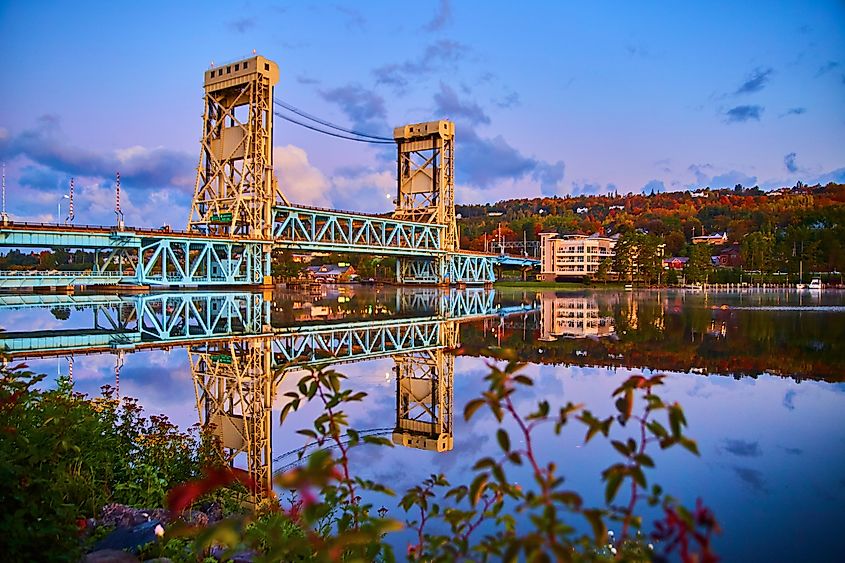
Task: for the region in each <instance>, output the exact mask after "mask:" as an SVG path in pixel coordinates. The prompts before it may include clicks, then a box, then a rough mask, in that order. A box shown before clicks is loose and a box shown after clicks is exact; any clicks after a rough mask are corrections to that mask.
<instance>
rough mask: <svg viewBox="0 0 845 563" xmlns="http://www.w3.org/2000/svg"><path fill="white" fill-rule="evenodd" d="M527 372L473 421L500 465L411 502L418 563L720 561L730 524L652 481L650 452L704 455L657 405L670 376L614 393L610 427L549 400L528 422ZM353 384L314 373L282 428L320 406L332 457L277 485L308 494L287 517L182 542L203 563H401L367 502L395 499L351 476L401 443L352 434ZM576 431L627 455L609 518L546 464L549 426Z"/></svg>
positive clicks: (498, 375)
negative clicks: (208, 559)
mask: <svg viewBox="0 0 845 563" xmlns="http://www.w3.org/2000/svg"><path fill="white" fill-rule="evenodd" d="M522 367H523V366H522V365H521V364H519V363H516V362H513V361H510V362H508V363H507V364H505V365H504V366H503V367H499V365H496V364H490V374H489V375H488V376H487V377H486V381H487V383H488V386H487V390H486V391H485V392H484V393H483V394H482V396H481V397H479V398H477V399H473V400H471V401H470V402H469V403H467V404H466V406H465V408H464V417H465V419H466V420H470V419H471V418H473V417H474V416H477V414H478V412H479V411H480V410H481V409H483V408H486V409H487V410H489V411H490V413H492V415H493V417H494V418H495V420H496V421H497V423H498V426H499V427H498V429H497V433H496V436H497V441H498V444H499V447H500V449H501V454H500V456H499V457H497V458H493V457H485V458H482V459H479V460H478V461H477V462H476V463H475V465H474V466H473V471H474V472H475V476H474V477H473V479H472V480H471V481H470V482H469V483H465V484H460V485H456V486H453V485H452V484H451V483H450V482H449V481H448V479H447V478H446V476H445V475H442V474H441V475H432V476H431V477H430V478H428V479H426V480H425V481H424V482H423V483H422V484H420V485H418V486H416V487H413V488H411V489H410V490H408V491H406V493H405V494H404V495H403V497H402V498H401V500H400V502H399V506H400V507H401V508H402V509H403V510H404V511H405V512H406V513H407V514H408V520H407V521H406V525H407V527H408V528H409V529H410V530H412V531H413V532H414V535H415V538H416V539H415V541H414V542H412V543H411V544H410V545H409V546H408V549H407V553H406V554H405V555H406V556H407V558H409V559H412V560H421V561H453V560H467V559H480V560H500V559H502V560H506V561H515V560H519V559H525V560H530V561H535V560H539V561H542V560H550V559H556V560H562V561H572V560H614V559H618V560H651V559H653V558H656V557H657V552H661V553H663V554H664V555H670V554H673V553H676V554H677V555H678V556H679V557H680V558H681V559H682V560H684V561H703V562H710V561H715V560H716V557H715V555H714V554H713V552H712V548H711V543H710V542H711V536H712V534H713V533H715V532H717V531H718V525H717V523H716V520H715V518H714V517H713V515H712V513H711V512H710V511H709V510H708V509H706V508H705V507H704V506H703V505H701V504H700V502H699V504H698V505H697V506H696V508H695V509H694V510H688V509H685V508H684V507H683V506H681V505H680V504H679V503H678V502H677V501H675V500H674V499H672V498H671V497H669V496H667V495H665V494H663V491H662V489H661V488H660V487H659V486H657V485H655V484H650V483H649V480H648V478H647V473H648V472H649V470H650V469H652V468H653V467H654V465H655V463H654V460H653V458H652V457H651V455H650V453H649V451H650V449H652V448H654V447H658V448H660V449H669V448H673V447H676V446H681V447H682V448H685V449H687V450H689V451H690V452H692V453H693V454H696V455H697V453H698V450H697V446H696V444H695V442H694V441H693V440H692V439H690V438H689V437H688V436H686V435H685V434H684V429H685V427H686V420H685V418H684V414H683V410H682V409H681V407H680V405H678V404H677V403H673V404H667V403H665V402H664V401H663V400H662V399H661V398H660V396H659V395H658V394H657V393H656V389H658V388H659V387H660V386H661V385H662V384H663V379H664V378H663V376H659V375H658V376H654V377H650V378H646V377H643V376H633V377H630V378H629V379H627V380H626V381H625V382H624V383H622V385H620V386H619V387H618V388H617V389H616V390H615V391H614V392H613V397H614V398H615V409H616V412H615V413H614V414H613V415H609V416H606V417H601V416H597V415H596V414H594V413H592V412H590V411H588V410H585V409H584V408H583V406H582V405H579V404H573V403H567V404H565V405H563V406H560V407H556V408H555V409H553V408H552V406H551V405H550V403H549V402H548V401H540V402H539V403H538V404H537V407H536V409H535V410H533V411H532V412H528V413H523V412H520V410H519V409H518V408H517V405H516V403H515V397H516V395H517V393H518V390H519V389H520V387H527V386H531V385H533V381H532V379H531V378H529V377H528V376H526V375H524V374H522V373H520V370H521V368H522ZM343 379H344V376H343V375H341V374H339V373H337V372H334V371H323V372H313V373H309V374H308V375H306V376H305V377H303V378H302V379H301V380H300V381H299V383H298V385H297V390H296V391H291V392H288V393H286V396H287V398H288V399H289V401H288V403H287V404H286V405H285V406H284V407H283V409H282V414H281V418H282V421H284V420H285V419H286V418H287V416H288V415H289V414H290V413H291V412H293V411H296V410H297V409H299V408H300V407H301V406H302V405H303V404H304V403H307V402H309V401H319V404H320V405H321V406H322V412H321V414H320V415H319V416H318V417H317V418H316V419H315V420H314V422H313V427H312V428H307V429H302V430H300V431H299V433H300V434H302V435H304V436H306V437H308V438H309V440H311V442H313V443H314V444H316V446H317V447H318V448H319V449H318V450H317V451H316V452H315V453H314V454H312V455H311V456H309V458H308V459H307V460H306V461H305V462H304V463H303V465H302V466H301V467H298V468H295V469H293V470H291V471H288V472H286V473H284V474H282V475H279V476H278V477H277V478H276V484H277V485H278V486H279V487H280V488H283V489H289V490H292V491H296V493H297V499H298V500H297V501H296V502H295V503H291V505H290V507H289V508H287V509H284V508H282V507H281V506H280V505H279V504H278V503H277V502H276V503H270V505H269V508H267V510H265V512H264V513H263V514H260V513H256V514H254V515H252V516H248V517H246V518H240V519H237V518H235V519H232V520H229V521H226V522H223V523H221V524H218V525H217V526H214V527H212V528H210V529H206V530H190V529H183V530H181V531H180V532H179V533H180V534H185V533H188V534H195V536H196V539H195V542H194V544H193V545H194V548H195V550H196V551H195V553H196V554H197V555H201V554H204V553H208V549H209V548H210V547H211V546H212V545H214V544H219V545H222V546H225V547H226V548H227V549H228V550H229V551H228V553H234V552H235V551H237V550H244V549H247V550H252V551H253V552H257V553H258V555H257V560H262V561H263V560H266V561H275V560H280V559H281V560H290V559H302V560H314V561H334V560H338V559H344V560H347V559H349V560H352V559H365V560H373V559H384V560H392V559H393V558H394V554H393V552H392V550H391V547H390V544H389V542H388V541H386V539H385V536H386V534H388V533H390V532H392V531H395V530H397V529H399V528H400V527H401V525H400V524H399V523H398V522H396V521H393V520H389V519H386V518H383V516H384V514H385V513H386V512H387V510H386V509H381V510H380V511H379V514H378V515H374V514H373V513H372V512H373V505H372V504H368V503H365V502H362V495H365V494H367V496H369V497H371V496H373V495H372V493H381V494H386V495H391V496H392V495H393V494H394V492H393V491H392V490H390V489H389V488H388V487H386V486H384V485H383V484H379V483H376V482H373V481H370V480H366V479H362V478H360V477H356V476H354V474H353V472H352V471H351V469H350V464H349V452H350V450H351V449H353V448H356V447H359V446H361V445H363V444H374V445H384V446H390V447H392V444H391V443H390V442H389V441H387V440H385V439H384V438H377V437H363V438H360V437H359V434H358V433H357V432H356V431H355V430H353V429H352V428H350V427H349V423H348V417H347V415H346V414H345V412H344V411H343V406H344V405H346V404H348V403H355V402H360V401H361V400H363V398H364V397H365V394H364V393H362V392H352V391H350V390H345V389H343V388H342V382H343ZM573 424H577V425H578V426H580V427H581V428H583V429H585V431H586V432H585V435H584V442H585V443H587V442H591V441H592V440H594V439H596V438H597V437H602V438H604V439H605V440H607V441H608V442H609V444H610V446H611V447H612V448H613V449H614V450H615V451H616V452H617V453H618V455H619V456H620V458H619V461H618V462H616V463H613V464H612V465H610V466H609V467H608V468H606V469H605V470H604V471H603V472H602V475H601V478H602V480H603V481H604V483H605V504H604V505H601V506H594V507H590V506H586V505H585V502H584V500H583V498H582V497H581V495H580V494H579V493H578V492H576V491H574V490H569V489H566V488H565V487H564V478H563V476H561V475H560V474H559V472H558V468H557V466H556V464H555V463H553V462H547V461H546V462H544V461H543V460H542V459H541V458H540V455H539V452H538V451H537V449H536V447H535V444H534V440H535V437H536V436H535V434H536V431H537V429H538V428H540V427H541V426H548V427H550V428H551V429H552V431H553V432H554V434H555V435H560V434H561V433H562V432H563V431H564V429H566V428H569V427H571V426H572V425H573ZM506 426H510V427H512V428H516V429H517V434H518V435H517V440H512V439H511V436H510V434H509V432H508V431H507V429H506ZM515 443H519V444H520V445H519V446H515V445H514V444H515ZM332 450H334V451H336V452H337V454H338V455H333V454H332V453H331V451H332ZM518 466H527V467H528V468H529V469H530V472H531V475H532V477H533V484H532V486H530V487H522V486H519V485H515V484H513V483H512V481H511V480H510V479H509V478H508V475H507V471H508V469H510V468H515V467H518ZM644 505H646V506H649V507H653V508H652V510H657V509H660V510H662V511H663V514H664V518H663V519H662V520H661V521H659V522H657V523H656V524H655V526H654V530H653V531H652V532H651V533H649V532H648V531H647V530H644V529H643V517H642V515H641V510H643V509H644ZM611 528H612V529H616V530H618V534H615V533H614V532H613V531H609V529H611ZM482 529H483V535H482V532H481V530H482Z"/></svg>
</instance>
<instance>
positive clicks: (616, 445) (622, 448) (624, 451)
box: [610, 440, 631, 457]
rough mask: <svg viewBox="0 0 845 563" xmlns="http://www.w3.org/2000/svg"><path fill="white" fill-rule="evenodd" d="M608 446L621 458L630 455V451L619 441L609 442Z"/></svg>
mask: <svg viewBox="0 0 845 563" xmlns="http://www.w3.org/2000/svg"><path fill="white" fill-rule="evenodd" d="M610 444H611V445H612V446H613V447H614V448H615V449H616V451H617V452H619V453H620V454H622V455H623V456H625V457H628V456H629V455H631V450H630V449H629V448H628V446H626V445H625V444H624V443H622V442H620V441H619V440H611V441H610Z"/></svg>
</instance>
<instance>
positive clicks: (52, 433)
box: [0, 364, 210, 561]
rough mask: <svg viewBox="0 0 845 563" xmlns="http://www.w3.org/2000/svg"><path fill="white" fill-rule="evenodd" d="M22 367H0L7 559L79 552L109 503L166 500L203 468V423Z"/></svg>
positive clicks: (0, 526)
mask: <svg viewBox="0 0 845 563" xmlns="http://www.w3.org/2000/svg"><path fill="white" fill-rule="evenodd" d="M44 378H45V376H43V375H35V374H33V373H32V372H30V371H28V370H27V367H26V366H25V365H23V364H20V365H14V366H10V365H5V364H3V365H0V498H2V499H3V510H2V511H0V531H1V532H2V538H3V544H4V546H5V547H4V549H3V553H4V556H5V557H6V558H8V559H9V560H20V561H36V560H71V561H75V560H77V559H78V557H79V553H80V549H81V542H80V528H82V527H84V526H85V524H86V520H87V519H88V518H91V517H95V516H97V511H99V510H100V508H101V507H103V506H104V505H106V504H108V503H121V504H126V505H131V506H135V507H139V508H156V507H160V506H162V505H163V503H164V500H165V495H166V494H167V491H168V489H170V488H172V487H174V486H175V485H177V484H178V483H180V482H183V481H185V480H187V479H191V478H193V477H195V476H197V475H198V474H199V468H200V467H202V466H205V465H208V463H209V459H210V458H209V457H208V456H207V455H206V450H207V448H208V447H210V445H209V444H207V443H206V442H205V440H204V436H203V435H201V434H200V432H199V430H198V429H197V428H192V429H190V430H189V432H181V431H179V430H178V429H177V428H176V426H175V425H173V424H172V423H171V422H170V421H169V420H168V419H167V418H166V417H164V416H150V417H147V416H144V415H143V412H142V409H141V407H140V406H138V404H137V401H135V400H133V399H128V398H125V399H123V400H118V399H117V398H116V397H115V396H114V394H113V392H112V390H111V389H110V388H107V387H106V388H104V392H103V395H102V396H101V397H97V398H94V399H89V398H87V397H85V396H84V395H82V394H81V393H77V392H75V391H74V390H73V387H72V385H71V383H70V381H69V380H67V379H60V380H59V382H58V385H57V388H56V389H43V388H42V387H43V385H42V383H43V381H44Z"/></svg>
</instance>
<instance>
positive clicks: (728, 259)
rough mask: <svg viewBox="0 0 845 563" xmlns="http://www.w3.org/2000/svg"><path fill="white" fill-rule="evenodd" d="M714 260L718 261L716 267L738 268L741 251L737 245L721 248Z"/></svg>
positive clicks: (740, 263) (740, 261) (740, 260)
mask: <svg viewBox="0 0 845 563" xmlns="http://www.w3.org/2000/svg"><path fill="white" fill-rule="evenodd" d="M714 258H716V259H717V260H718V263H717V264H716V265H717V266H721V267H723V268H738V267H740V266H742V251H741V250H740V248H739V245H736V244H732V245H730V246H727V247H725V248H723V249H722V251H721V252H719V254H718V256H715V257H714Z"/></svg>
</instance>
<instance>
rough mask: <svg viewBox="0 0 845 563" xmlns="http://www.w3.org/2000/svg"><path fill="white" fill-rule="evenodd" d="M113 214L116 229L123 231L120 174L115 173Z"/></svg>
mask: <svg viewBox="0 0 845 563" xmlns="http://www.w3.org/2000/svg"><path fill="white" fill-rule="evenodd" d="M114 198H115V199H114V214H115V216H117V228H118V230H121V231H122V230H123V226H124V222H123V211H121V210H120V172H117V173H116V180H115V193H114Z"/></svg>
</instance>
